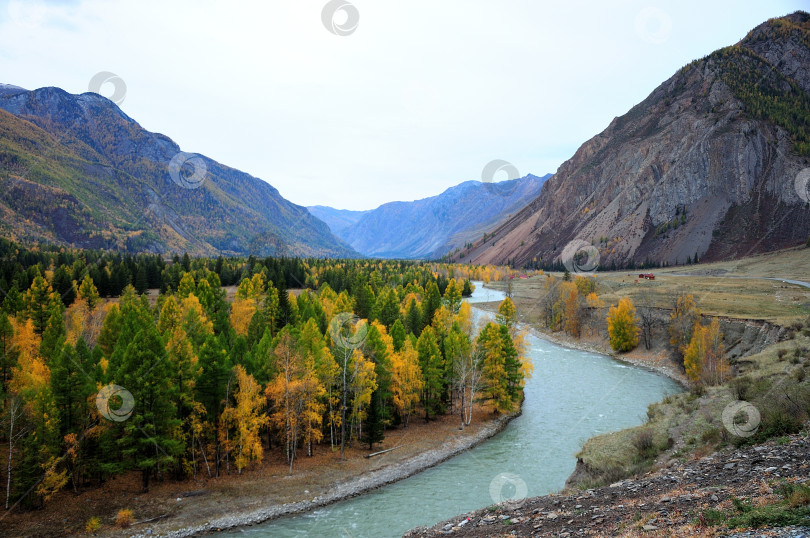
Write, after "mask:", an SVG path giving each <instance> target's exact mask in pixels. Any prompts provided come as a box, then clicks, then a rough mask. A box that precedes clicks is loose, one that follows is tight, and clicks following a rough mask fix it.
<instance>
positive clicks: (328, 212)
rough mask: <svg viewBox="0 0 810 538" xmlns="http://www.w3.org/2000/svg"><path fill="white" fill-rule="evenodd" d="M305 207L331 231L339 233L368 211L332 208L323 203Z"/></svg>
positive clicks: (355, 222)
mask: <svg viewBox="0 0 810 538" xmlns="http://www.w3.org/2000/svg"><path fill="white" fill-rule="evenodd" d="M307 209H308V210H309V212H310V213H312V214H313V215H315V216H316V217H318V218H319V219H321V220H322V221H324V222H325V223H326V225H327V226H329V229H330V230H332V233H333V234H335V235H338V236H339V235H340V233H341V232H342V231H343V230H345V229H346V228H348V227H349V226H351V225H353V224H357V221H358V220H360V218H361V217H362V216H363V215H365V214H366V213H368V212H369V210H366V211H354V210H351V209H334V208H332V207H329V206H325V205H313V206H308V207H307Z"/></svg>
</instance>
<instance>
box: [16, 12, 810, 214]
mask: <svg viewBox="0 0 810 538" xmlns="http://www.w3.org/2000/svg"><path fill="white" fill-rule="evenodd" d="M335 2H337V3H335ZM341 3H343V4H348V6H346V7H344V8H340V9H335V8H339V7H340V4H341ZM325 7H326V10H325V9H324V8H325ZM797 9H810V1H808V0H805V1H803V2H801V1H787V0H785V1H779V0H776V1H774V0H769V1H767V2H762V1H739V0H737V1H733V2H731V1H727V2H726V1H723V2H719V1H718V2H712V1H706V0H701V1H680V2H656V1H642V2H636V1H623V2H621V1H619V2H596V1H594V2H546V1H537V0H535V1H530V0H525V1H511V2H510V1H502V2H494V1H490V2H485V1H479V0H463V1H461V0H459V1H441V0H433V1H421V0H410V1H407V2H393V1H382V0H352V3H351V4H349V2H348V1H346V0H333V2H330V3H329V4H328V5H327V2H326V0H285V1H281V0H278V1H271V0H264V1H256V2H238V1H214V0H190V1H175V0H138V1H129V2H115V1H110V0H75V1H52V2H50V1H43V0H0V82H5V83H10V84H16V85H19V86H22V87H25V88H28V89H34V88H39V87H43V86H58V87H60V88H63V89H65V90H67V91H69V92H71V93H82V92H85V91H88V88H89V86H90V82H91V79H93V77H94V75H96V74H97V73H99V72H102V71H107V72H111V73H114V74H115V75H117V76H118V77H120V79H121V80H122V81H123V82H124V83H125V84H126V93H125V95H124V99H123V101H122V102H121V103H120V106H121V108H122V109H123V110H124V112H126V113H127V114H129V115H130V116H131V117H133V118H134V119H135V120H137V121H138V122H139V123H140V124H141V125H142V126H143V127H144V128H146V129H149V130H151V131H157V132H160V133H163V134H166V135H168V136H169V137H171V138H172V139H174V140H175V141H176V142H177V143H178V144H179V145H180V147H181V148H182V149H183V150H184V151H188V152H196V153H202V154H205V155H207V156H209V157H211V158H213V159H215V160H217V161H219V162H221V163H224V164H226V165H229V166H232V167H235V168H239V169H241V170H244V171H246V172H248V173H251V174H253V175H255V176H257V177H259V178H262V179H264V180H265V181H268V182H269V183H271V184H272V185H273V186H275V187H276V188H278V189H279V191H280V192H281V194H282V195H283V196H285V197H286V198H288V199H289V200H291V201H293V202H295V203H298V204H301V205H314V204H325V205H330V206H333V207H338V208H346V209H369V208H373V207H376V206H377V205H379V204H381V203H384V202H388V201H392V200H413V199H418V198H424V197H425V196H431V195H434V194H438V193H439V192H441V191H442V190H444V189H446V188H447V187H450V186H452V185H455V184H458V183H460V182H462V181H466V180H470V179H474V180H480V179H481V174H482V170H483V169H484V167H485V166H486V165H487V163H489V162H490V161H492V160H494V159H502V160H504V161H507V162H509V163H511V164H512V165H513V166H514V168H515V169H516V170H517V171H518V172H519V173H520V175H525V174H527V173H534V174H537V175H541V174H544V173H546V172H552V173H553V172H554V171H556V169H557V167H559V165H560V164H562V163H563V162H564V161H565V160H566V159H568V158H569V157H571V155H572V154H573V153H574V151H575V150H576V149H577V147H579V145H580V144H582V143H583V142H584V141H586V140H587V139H589V138H590V137H592V136H593V135H595V134H596V133H598V132H600V131H601V130H603V129H604V128H605V127H606V126H607V125H608V123H609V122H610V120H611V119H612V118H613V117H615V116H618V115H621V114H623V113H624V112H626V111H627V110H628V109H629V108H630V107H631V106H633V105H634V104H636V103H638V102H639V101H641V100H642V99H644V98H645V97H646V96H647V95H648V94H649V93H650V92H651V91H652V90H653V89H654V88H655V87H656V86H658V85H659V84H660V83H661V82H663V81H664V80H665V79H667V78H669V77H670V76H671V75H672V74H673V73H674V72H675V71H676V70H677V69H678V68H680V67H681V66H683V65H684V64H686V63H688V62H690V61H691V60H693V59H695V58H699V57H702V56H705V55H706V54H708V53H710V52H712V51H713V50H715V49H717V48H720V47H723V46H726V45H731V44H733V43H735V42H737V41H739V40H740V39H741V38H743V37H744V36H745V34H746V32H747V31H748V30H750V29H751V28H753V27H754V26H756V25H757V24H759V23H761V22H763V21H764V20H766V19H768V18H770V17H775V16H780V15H784V14H787V13H790V12H792V11H795V10H797ZM331 11H334V16H331V17H330V16H329V15H330V12H331ZM114 89H115V87H114V86H113V84H111V83H107V84H104V85H102V86H101V88H100V90H99V93H101V94H103V95H106V96H108V97H112V96H113V93H114ZM506 174H507V173H506V172H499V173H498V174H497V175H496V177H495V180H496V181H497V180H500V179H505V178H506Z"/></svg>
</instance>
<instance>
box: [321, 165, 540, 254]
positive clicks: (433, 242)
mask: <svg viewBox="0 0 810 538" xmlns="http://www.w3.org/2000/svg"><path fill="white" fill-rule="evenodd" d="M549 177H550V176H549V175H546V176H543V177H537V176H533V175H531V174H529V175H528V176H526V177H523V178H520V179H513V180H510V181H501V182H498V183H482V182H480V181H466V182H464V183H461V184H460V185H456V186H455V187H451V188H449V189H447V190H446V191H444V192H443V193H441V194H439V195H437V196H431V197H429V198H424V199H422V200H416V201H413V202H390V203H387V204H383V205H381V206H380V207H378V208H377V209H373V210H371V211H366V212H364V213H363V214H362V215H360V216H359V218H358V219H357V220H356V222H354V223H353V224H348V225H346V226H345V227H341V224H340V223H337V227H336V226H335V225H334V224H330V226H332V231H333V232H334V233H335V234H336V235H337V236H338V237H340V238H341V239H343V240H344V241H346V242H347V243H348V244H349V245H351V246H352V248H354V249H355V250H357V251H358V252H360V253H362V254H364V255H366V256H372V257H379V258H438V257H441V256H443V255H445V254H447V252H448V251H450V250H452V249H454V248H457V247H463V246H464V245H465V244H466V243H468V242H469V241H472V240H474V239H476V238H479V237H481V235H482V234H483V233H484V232H487V231H489V229H490V228H492V227H493V226H495V225H497V224H498V223H499V222H501V221H502V220H504V219H505V218H507V217H508V216H509V215H510V214H512V213H515V212H516V211H519V210H520V209H521V208H522V207H523V206H524V205H525V204H526V203H527V201H530V200H532V199H533V198H534V197H535V196H537V194H538V193H539V192H540V189H541V187H542V186H543V183H545V181H546V179H548V178H549ZM329 210H330V212H337V211H340V210H335V209H331V208H329ZM315 214H316V215H318V216H324V211H322V210H316V213H315ZM329 214H330V215H335V214H336V213H329ZM326 216H327V217H329V215H326ZM355 216H356V215H344V222H345V219H346V218H349V219H351V218H354V217H355ZM332 220H333V222H334V218H333V219H332ZM327 222H329V220H327Z"/></svg>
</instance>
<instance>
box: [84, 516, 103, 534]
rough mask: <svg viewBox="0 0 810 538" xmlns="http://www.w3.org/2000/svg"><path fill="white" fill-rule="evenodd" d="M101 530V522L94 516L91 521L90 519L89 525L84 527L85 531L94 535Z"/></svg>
mask: <svg viewBox="0 0 810 538" xmlns="http://www.w3.org/2000/svg"><path fill="white" fill-rule="evenodd" d="M100 528H101V521H100V520H99V519H98V518H97V517H96V516H93V517H91V518H90V519H88V520H87V523H86V524H85V525H84V530H86V531H87V532H89V533H90V534H94V533H95V532H96V531H97V530H99V529H100Z"/></svg>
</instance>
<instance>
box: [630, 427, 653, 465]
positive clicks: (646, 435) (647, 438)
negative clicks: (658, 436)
mask: <svg viewBox="0 0 810 538" xmlns="http://www.w3.org/2000/svg"><path fill="white" fill-rule="evenodd" d="M633 446H634V447H636V451H637V452H638V456H639V458H640V459H642V460H646V459H650V458H653V457H655V455H656V452H657V449H656V446H655V438H654V436H653V431H652V430H651V429H649V428H643V429H641V430H639V431H638V433H637V434H636V436H635V437H634V438H633Z"/></svg>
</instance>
